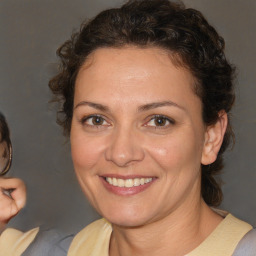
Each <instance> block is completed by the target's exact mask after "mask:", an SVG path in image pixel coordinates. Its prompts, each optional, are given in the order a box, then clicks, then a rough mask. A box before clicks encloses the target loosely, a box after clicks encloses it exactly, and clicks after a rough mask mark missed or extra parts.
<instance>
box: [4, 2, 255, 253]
mask: <svg viewBox="0 0 256 256" xmlns="http://www.w3.org/2000/svg"><path fill="white" fill-rule="evenodd" d="M58 55H59V57H60V59H61V64H62V66H61V70H60V73H59V74H58V75H57V76H55V77H54V78H53V79H52V80H51V81H50V83H49V85H50V88H51V90H52V91H53V93H54V94H55V96H56V100H57V101H60V102H61V104H62V109H61V112H60V116H59V119H58V122H59V124H61V125H62V126H63V128H64V132H65V134H67V135H68V136H70V141H71V151H72V159H73V163H74V167H75V172H76V175H77V177H78V181H79V183H80V186H81V188H82V190H83V192H84V194H85V195H86V197H87V198H88V200H89V201H90V202H91V204H92V206H93V207H94V208H95V209H96V210H97V211H98V212H99V214H100V215H102V216H103V217H104V219H101V220H99V221H96V222H94V223H92V224H91V225H89V226H88V227H86V228H85V229H83V230H82V231H81V232H80V233H78V234H77V235H76V236H75V237H74V239H73V238H72V239H67V238H59V239H58V241H56V240H55V242H54V243H52V242H51V245H49V243H48V241H47V243H48V244H47V243H46V242H45V241H46V240H47V239H45V237H46V238H47V237H48V240H49V236H47V235H40V232H39V233H38V229H34V230H32V231H29V232H28V233H26V234H23V233H19V235H17V236H18V237H19V238H18V239H19V240H17V239H16V238H15V239H13V237H14V236H16V232H17V231H12V232H10V231H9V230H6V231H5V232H4V233H3V235H2V237H1V241H0V242H2V244H3V243H4V242H6V243H8V248H9V250H10V248H14V247H15V250H16V251H15V250H14V249H12V254H11V255H20V254H21V253H23V252H24V254H22V255H40V253H41V254H42V255H61V253H63V255H66V254H68V255H90V256H92V255H101V256H107V255H110V256H116V255H190V256H192V255H232V254H233V255H253V254H250V252H249V251H247V252H245V251H243V252H242V253H241V250H245V249H246V250H247V249H248V248H249V246H248V242H247V241H248V237H249V241H250V242H251V241H256V239H255V232H254V231H252V227H251V226H250V225H249V224H247V223H245V222H243V221H240V220H238V219H236V218H235V217H233V216H232V215H231V214H228V213H225V212H222V211H219V210H216V209H215V208H213V207H217V206H218V205H219V204H220V202H221V199H222V192H221V188H220V186H219V184H218V183H217V182H216V180H215V178H214V175H216V174H218V173H219V171H220V170H221V169H222V166H223V159H222V155H223V152H224V151H225V150H226V148H227V147H228V145H229V143H230V141H231V139H232V128H231V125H230V122H229V119H230V116H229V113H230V110H231V108H232V105H233V102H234V92H233V83H232V77H233V68H232V67H231V65H230V64H229V63H228V61H227V60H226V58H225V55H224V40H223V39H222V38H221V37H220V36H219V35H218V34H217V32H216V31H215V29H214V28H213V27H211V26H210V25H209V24H208V22H207V21H206V20H205V18H204V17H203V16H202V14H201V13H199V12H198V11H196V10H193V9H186V8H185V7H184V6H183V5H181V4H175V3H170V2H169V1H167V0H147V1H145V0H144V1H129V2H128V3H127V4H125V5H123V6H122V7H121V8H119V9H110V10H107V11H104V12H102V13H100V14H99V15H98V16H96V17H95V18H94V19H93V20H91V21H89V22H88V23H86V24H84V25H83V26H82V27H81V31H80V32H79V33H76V34H74V35H73V37H72V38H71V40H69V41H67V42H66V43H65V44H64V45H62V46H61V47H60V49H59V50H58ZM40 237H41V238H40ZM53 237H56V236H55V234H54V235H53ZM253 239H254V240H253ZM21 240H23V241H24V240H25V244H24V243H23V242H20V241H21ZM71 240H72V241H71ZM18 241H19V242H18ZM63 241H64V242H63ZM70 243H71V244H70ZM244 243H247V244H246V245H245V246H244ZM238 244H239V245H238ZM237 245H238V246H237ZM0 248H1V247H0ZM17 248H18V249H17ZM20 248H21V249H20ZM244 248H245V249H244ZM18 250H19V252H17V251H18ZM250 250H251V253H253V252H254V251H252V250H253V249H252V248H251V247H250ZM2 251H3V250H2ZM5 253H8V250H6V251H5ZM15 253H16V254H15ZM58 253H59V254H58ZM5 255H7V254H5Z"/></svg>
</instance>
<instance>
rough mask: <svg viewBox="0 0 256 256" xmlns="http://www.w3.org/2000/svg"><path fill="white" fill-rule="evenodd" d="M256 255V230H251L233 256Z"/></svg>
mask: <svg viewBox="0 0 256 256" xmlns="http://www.w3.org/2000/svg"><path fill="white" fill-rule="evenodd" d="M255 255H256V229H255V228H254V229H252V230H250V231H249V232H248V233H247V234H246V235H245V236H244V237H243V238H242V239H241V241H240V242H239V243H238V245H237V247H236V249H235V252H234V254H233V256H255Z"/></svg>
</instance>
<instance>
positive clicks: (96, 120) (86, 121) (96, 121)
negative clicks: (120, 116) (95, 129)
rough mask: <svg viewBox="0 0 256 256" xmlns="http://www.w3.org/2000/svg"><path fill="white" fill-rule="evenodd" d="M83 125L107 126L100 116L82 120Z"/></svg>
mask: <svg viewBox="0 0 256 256" xmlns="http://www.w3.org/2000/svg"><path fill="white" fill-rule="evenodd" d="M82 123H83V124H86V125H89V126H108V125H109V124H108V122H107V121H106V120H105V119H104V118H103V117H102V116H97V115H94V116H89V117H86V118H85V119H84V120H82Z"/></svg>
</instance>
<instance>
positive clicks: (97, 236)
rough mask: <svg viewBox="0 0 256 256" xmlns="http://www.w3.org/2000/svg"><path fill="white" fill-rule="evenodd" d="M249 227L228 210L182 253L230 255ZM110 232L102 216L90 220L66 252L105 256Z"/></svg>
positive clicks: (203, 255)
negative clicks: (210, 229) (92, 220)
mask: <svg viewBox="0 0 256 256" xmlns="http://www.w3.org/2000/svg"><path fill="white" fill-rule="evenodd" d="M251 229H252V226H251V225H249V224H248V223H246V222H244V221H241V220H239V219H237V218H235V217H234V216H232V215H231V214H228V215H227V216H226V217H225V218H224V219H223V221H222V222H221V223H220V224H219V225H218V226H217V227H216V229H215V230H214V231H213V232H212V233H211V235H210V236H208V237H207V238H206V239H205V240H204V241H203V242H202V243H201V244H200V245H199V246H198V247H197V248H195V249H194V250H193V251H192V252H190V253H189V254H187V255H186V256H206V255H207V256H216V255H221V256H231V255H232V253H233V252H234V250H235V248H236V246H237V244H238V243H239V241H240V240H241V238H242V237H243V236H244V235H245V234H246V233H247V232H248V231H249V230H251ZM111 233H112V226H111V224H110V223H109V222H107V221H106V220H105V219H100V220H97V221H95V222H93V223H91V224H90V225H89V226H87V227H86V228H84V229H83V230H82V231H81V232H79V233H78V234H77V235H76V236H75V238H74V240H73V242H72V243H71V246H70V249H69V252H68V256H108V255H109V252H108V251H109V243H110V237H111Z"/></svg>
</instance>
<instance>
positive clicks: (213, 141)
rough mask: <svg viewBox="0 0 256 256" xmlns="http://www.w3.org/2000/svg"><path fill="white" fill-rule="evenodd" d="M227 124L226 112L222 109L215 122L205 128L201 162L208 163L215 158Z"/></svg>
mask: <svg viewBox="0 0 256 256" xmlns="http://www.w3.org/2000/svg"><path fill="white" fill-rule="evenodd" d="M227 125H228V116H227V113H226V112H225V111H224V110H222V111H220V112H219V118H218V120H217V122H216V123H215V124H213V125H210V126H208V127H207V128H206V131H205V141H204V147H203V153H202V158H201V164H203V165H208V164H211V163H213V162H214V161H215V160H216V158H217V155H218V153H219V150H220V147H221V145H222V142H223V138H224V135H225V132H226V129H227Z"/></svg>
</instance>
